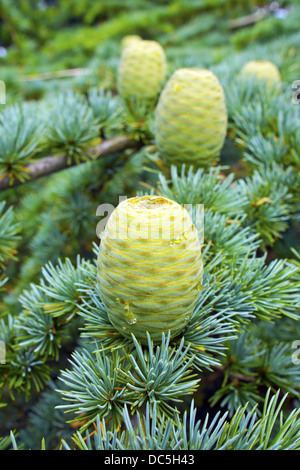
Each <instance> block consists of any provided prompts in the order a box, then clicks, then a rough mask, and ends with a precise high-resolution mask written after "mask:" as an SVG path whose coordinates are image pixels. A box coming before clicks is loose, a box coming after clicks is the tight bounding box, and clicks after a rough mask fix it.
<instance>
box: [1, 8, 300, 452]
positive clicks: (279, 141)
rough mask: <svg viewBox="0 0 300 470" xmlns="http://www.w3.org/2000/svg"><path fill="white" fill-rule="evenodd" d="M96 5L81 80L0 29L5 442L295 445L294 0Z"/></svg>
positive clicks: (299, 170) (299, 378) (299, 167)
mask: <svg viewBox="0 0 300 470" xmlns="http://www.w3.org/2000/svg"><path fill="white" fill-rule="evenodd" d="M95 3H97V2H95ZM95 3H93V2H89V1H88V0H81V1H80V2H78V5H79V4H80V5H82V11H86V7H87V6H88V11H89V15H87V16H86V17H85V20H84V21H85V23H86V24H91V25H92V26H91V28H92V27H93V28H94V29H95V32H96V33H97V34H98V35H99V41H100V44H99V45H98V46H97V47H96V46H95V45H94V43H93V58H92V59H91V60H90V62H89V68H88V73H87V71H86V70H85V72H84V74H83V75H80V76H76V73H79V72H78V69H76V70H77V72H74V70H73V72H72V73H73V74H74V73H75V76H73V77H72V78H57V72H55V73H56V75H55V76H54V78H53V76H51V77H50V79H49V80H48V78H49V76H47V80H44V79H43V78H42V77H43V75H42V73H43V72H41V74H40V75H39V77H38V79H37V80H36V79H33V80H32V84H31V85H30V83H31V82H30V80H31V78H32V77H31V76H30V75H29V74H28V77H29V78H28V77H27V79H26V77H25V79H24V77H23V82H22V81H21V80H20V82H18V81H17V80H16V79H15V81H14V80H13V79H12V77H11V76H10V75H9V73H8V72H9V70H8V69H9V67H12V68H13V67H14V65H13V64H14V60H15V56H14V54H16V52H14V51H15V48H16V49H17V50H18V54H19V55H20V57H23V55H22V54H24V53H25V52H24V51H23V49H22V45H20V44H19V42H18V37H17V36H18V35H17V30H18V27H19V28H20V31H23V33H22V34H23V35H24V37H26V31H27V27H25V26H26V25H23V24H22V22H21V23H20V24H19V23H18V21H20V18H21V17H22V15H21V13H22V7H21V6H20V7H19V10H18V9H16V17H14V16H13V17H12V20H11V22H9V23H7V22H5V25H6V28H4V31H5V35H6V36H5V37H6V40H7V41H8V42H9V39H8V37H9V35H10V34H11V35H12V37H11V39H10V41H13V42H14V41H16V43H15V45H14V47H12V52H10V53H9V54H8V58H7V63H6V65H5V67H6V73H7V83H8V87H7V89H8V97H9V102H8V103H7V104H6V105H5V106H4V107H3V108H0V176H1V179H0V195H1V202H0V268H1V277H0V289H1V302H0V393H1V403H0V423H1V426H0V450H4V449H30V450H31V449H49V450H60V449H65V450H73V449H76V450H78V449H82V450H109V451H112V450H115V451H117V450H121V451H124V450H132V451H133V450H143V451H147V450H186V451H189V450H190V451H194V450H281V449H282V450H300V415H299V413H300V411H299V403H300V366H299V357H298V349H297V348H299V344H300V343H299V341H300V323H299V320H300V245H299V233H300V227H299V221H300V198H299V194H300V155H299V143H300V134H299V126H298V123H299V118H300V107H299V105H297V104H296V103H293V101H292V92H291V83H292V82H293V81H294V80H296V79H297V78H299V76H298V77H297V73H299V72H300V71H298V70H297V63H296V62H297V61H299V52H298V48H297V46H299V45H300V36H299V33H297V32H295V33H293V31H294V30H296V29H297V28H296V27H295V25H294V23H293V19H292V15H293V14H292V13H291V11H292V10H291V11H290V9H291V8H294V9H295V12H294V13H295V14H299V6H298V3H297V2H284V3H288V4H287V5H285V4H284V5H282V7H286V8H287V10H286V11H287V12H288V15H287V18H286V19H285V20H280V21H287V23H284V22H282V23H278V22H277V20H279V16H278V15H279V13H280V12H278V11H277V9H276V8H275V6H274V5H273V4H272V5H273V6H272V5H271V6H270V5H266V6H265V8H264V13H263V15H264V16H263V18H264V19H263V20H262V21H261V22H259V23H256V20H255V21H254V23H253V24H252V23H251V24H250V27H249V28H245V29H244V28H241V29H240V22H241V21H242V22H243V21H245V16H244V15H246V14H247V16H246V19H247V21H250V22H251V21H253V9H251V8H254V7H255V2H240V6H239V8H238V7H234V6H232V9H231V10H230V11H228V12H227V10H226V8H225V7H224V5H223V4H224V2H222V1H221V0H216V1H215V2H201V5H196V4H195V2H189V1H187V2H186V1H185V2H175V3H174V4H173V7H172V6H166V4H165V3H166V2H148V1H147V2H145V4H147V8H149V11H150V12H151V14H149V15H148V17H147V18H146V19H147V21H146V20H145V17H144V16H143V14H142V12H141V11H140V10H139V9H137V10H136V11H135V12H134V14H132V16H131V17H130V19H129V17H128V15H126V14H125V13H124V12H123V9H122V8H123V7H121V5H120V7H119V8H117V6H116V5H115V6H112V5H111V3H110V2H102V4H103V5H102V7H103V8H104V9H106V21H105V24H104V26H103V30H102V31H101V34H100V33H99V31H98V29H97V26H96V25H95V24H94V22H96V20H97V19H98V18H102V16H101V15H103V12H102V10H101V8H102V7H101V8H100V7H99V8H100V9H99V11H98V4H97V5H96V4H95ZM124 4H126V5H127V4H128V5H127V6H130V5H131V6H130V8H132V5H135V6H136V7H137V6H138V5H139V2H138V1H135V2H124ZM129 4H130V5H129ZM148 4H149V5H148ZM213 4H214V5H213ZM250 4H251V8H250ZM52 8H54V7H52V6H49V7H48V14H49V17H50V16H51V15H52V14H53V15H54V14H55V11H56V10H55V8H54V9H53V10H52ZM63 8H64V9H65V10H64V12H62V13H61V14H62V16H61V17H60V16H58V17H57V21H60V24H61V25H62V26H63V24H64V21H65V20H64V18H65V17H66V16H68V15H70V11H68V8H67V2H66V4H64V7H63ZM224 8H225V10H226V15H225V16H226V22H224V24H223V23H222V24H223V28H220V30H219V35H220V36H218V34H217V33H216V30H215V25H216V24H217V23H218V22H219V21H220V18H221V17H222V15H223V13H224ZM274 8H275V10H276V12H275V11H273V10H274ZM46 10H47V8H46ZM281 10H282V9H281ZM6 11H7V7H6V6H5V2H4V7H3V12H4V13H5V12H6ZM149 11H148V13H149ZM174 11H176V12H177V16H176V18H177V17H181V16H182V20H181V21H182V23H180V24H176V28H175V29H173V30H172V31H171V26H170V25H171V24H172V21H175V19H174V16H173V15H174ZM178 11H179V12H180V13H181V15H178ZM259 11H260V12H261V10H259ZM17 13H18V14H17ZM250 13H251V14H250ZM81 14H82V13H81V10H80V8H79V6H78V10H77V9H76V11H74V12H72V15H73V16H72V15H71V16H72V18H73V19H74V18H75V17H77V16H78V17H80V15H81ZM242 14H243V16H242ZM281 14H282V11H281ZM39 15H42V12H38V10H37V12H36V13H35V15H33V16H32V18H31V21H32V24H31V27H33V26H32V25H34V24H35V22H36V21H37V18H39ZM93 15H94V16H93ZM231 15H233V19H232V18H231V20H232V22H230V21H229V22H228V21H227V20H228V18H227V16H228V17H230V16H231ZM129 16H130V15H129ZM254 16H255V15H254ZM241 18H242V20H241ZM249 18H250V19H249ZM49 21H50V19H49ZM51 21H53V18H52V20H51ZM51 21H50V24H51ZM176 21H179V20H178V19H176ZM224 21H225V20H224ZM270 22H271V24H272V27H273V29H274V28H275V27H277V28H278V29H279V30H280V31H281V29H280V28H283V30H282V32H288V33H289V34H286V35H282V37H281V38H278V37H276V34H275V35H274V37H272V35H271V33H270V29H272V28H270V26H269V24H270ZM237 24H238V25H239V26H237ZM286 24H287V25H288V26H283V25H286ZM168 25H169V27H168ZM259 25H260V26H259ZM279 25H280V26H279ZM8 26H9V27H8ZM47 27H48V26H47V24H46V23H45V33H44V34H46V31H47ZM16 28H17V29H16ZM83 28H84V32H83V33H82V31H81V30H80V28H79V29H78V31H77V35H78V37H77V36H75V37H74V48H75V49H74V50H75V51H77V60H78V61H80V58H81V54H82V53H83V52H82V51H84V52H85V54H87V56H89V54H90V47H91V46H90V44H89V43H85V42H83V44H82V48H80V47H79V46H78V45H77V46H76V41H78V44H79V45H80V38H81V40H82V38H83V37H85V34H84V33H86V32H87V30H88V31H89V29H88V26H84V27H83ZM85 28H87V30H86V29H85ZM284 28H287V29H284ZM236 29H237V30H236ZM275 29H276V28H275ZM14 30H16V32H15V34H13V33H12V32H13V31H14ZM63 31H64V33H63ZM96 33H95V34H96ZM68 34H69V30H68V28H66V31H65V30H64V29H62V31H60V32H59V33H57V37H56V40H54V39H53V42H52V47H53V51H54V50H56V49H55V48H58V49H59V47H64V48H65V49H64V50H67V49H68V41H67V39H68ZM247 34H248V35H249V37H250V38H251V41H249V45H248V46H247V47H244V44H245V42H246V43H247V37H248V36H247ZM105 35H106V36H105ZM202 35H203V37H204V38H205V40H204V39H203V41H204V43H203V42H202V41H201V40H199V37H202ZM61 36H62V37H61ZM97 37H98V36H97ZM224 37H225V38H226V39H227V40H228V46H226V47H225V46H224ZM253 37H254V38H255V41H253V40H252V39H253ZM260 39H263V40H264V42H263V43H262V42H260V41H259V40H260ZM35 40H36V41H37V43H39V42H40V43H42V42H43V38H41V37H39V32H37V33H36V38H35ZM55 41H57V42H55ZM59 41H62V42H63V44H64V46H61V44H60V42H59ZM72 41H73V37H72ZM91 41H92V39H91ZM92 42H93V41H92ZM26 44H27V43H26ZM187 44H188V47H187ZM278 44H280V47H278ZM241 45H243V48H242V49H241ZM28 47H29V44H28ZM43 47H44V48H45V49H44V53H47V48H46V46H43ZM201 47H202V49H201ZM203 50H205V51H206V52H207V53H206V54H205V55H204V54H200V52H199V51H202V52H203ZM59 57H60V56H59V54H58V58H59ZM58 58H57V60H58ZM18 60H19V59H18ZM22 60H25V58H23V59H22ZM41 60H42V59H41ZM65 60H66V63H64V64H65V65H66V67H67V66H69V65H68V64H69V61H71V58H69V57H67V58H65ZM84 60H85V62H84V63H86V60H87V57H86V56H84ZM10 61H11V62H10ZM72 65H74V64H72ZM76 65H78V64H77V63H76ZM79 65H82V64H79ZM28 66H29V70H30V63H29V65H28ZM31 67H32V68H33V69H34V67H35V65H34V66H33V65H32V64H31ZM0 71H2V69H1V68H0ZM268 71H271V72H272V73H273V72H274V71H275V72H274V74H273V75H272V74H271V75H269V74H268ZM49 73H50V72H49ZM53 73H54V72H53ZM63 73H64V74H65V73H66V70H65V67H64V70H63ZM81 73H82V71H81ZM50 74H51V73H50ZM30 77H31V78H30ZM272 77H273V78H272ZM0 78H1V77H0ZM44 78H45V77H44ZM26 80H27V81H26ZM21 82H22V83H23V84H22V85H21V84H20V83H21ZM33 98H34V99H33ZM121 196H122V197H123V199H120V197H121ZM124 196H125V198H124ZM154 232H155V233H154Z"/></svg>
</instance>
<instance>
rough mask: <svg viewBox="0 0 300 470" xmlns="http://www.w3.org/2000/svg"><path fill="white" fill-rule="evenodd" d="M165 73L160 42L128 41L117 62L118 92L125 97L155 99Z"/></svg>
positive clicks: (164, 58) (164, 60)
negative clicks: (118, 62)
mask: <svg viewBox="0 0 300 470" xmlns="http://www.w3.org/2000/svg"><path fill="white" fill-rule="evenodd" d="M166 73H167V65H166V57H165V53H164V50H163V48H162V47H161V45H160V44H158V43H157V42H155V41H144V40H133V41H129V44H128V45H127V46H126V47H124V48H123V50H122V56H121V60H120V64H119V70H118V91H119V94H120V95H121V96H122V97H123V98H125V99H130V98H134V97H137V98H144V99H149V98H150V99H156V98H157V96H158V94H159V93H160V90H161V87H162V86H163V82H164V80H165V78H166Z"/></svg>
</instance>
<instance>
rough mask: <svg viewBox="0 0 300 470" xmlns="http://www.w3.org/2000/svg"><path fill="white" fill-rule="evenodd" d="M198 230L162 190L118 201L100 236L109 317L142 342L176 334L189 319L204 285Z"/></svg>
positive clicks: (101, 276)
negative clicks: (157, 192) (161, 194)
mask: <svg viewBox="0 0 300 470" xmlns="http://www.w3.org/2000/svg"><path fill="white" fill-rule="evenodd" d="M202 271H203V266H202V258H201V246H200V241H199V237H198V231H197V229H196V228H195V226H194V225H193V223H192V220H191V217H190V215H189V214H188V212H187V210H186V209H185V208H184V207H182V206H180V205H179V204H177V203H176V202H174V201H172V200H170V199H167V198H164V197H160V196H143V197H135V198H130V199H127V200H125V201H122V202H121V203H120V204H119V205H118V207H117V208H116V209H115V210H114V212H113V213H112V214H111V216H110V218H109V220H108V222H107V224H106V227H105V230H104V231H103V236H102V237H101V243H100V250H99V257H98V283H99V289H100V293H101V298H102V301H103V303H104V305H105V307H106V309H107V312H108V316H109V319H110V320H111V322H112V323H113V325H114V326H115V327H116V328H117V330H118V331H120V333H122V334H123V335H124V336H126V337H129V338H130V337H131V333H133V334H134V335H135V336H136V337H137V338H138V339H139V340H140V341H141V342H142V343H145V342H146V339H147V336H146V332H147V331H148V332H149V333H150V335H151V338H152V340H153V341H154V342H159V341H161V334H162V332H165V333H167V332H168V331H170V332H171V336H172V337H174V336H176V335H177V334H179V333H180V332H181V331H182V330H183V328H184V327H185V326H186V325H187V323H188V322H189V320H190V318H191V315H192V313H193V310H194V307H195V303H196V301H197V297H198V293H199V291H200V290H201V288H202V285H201V283H202Z"/></svg>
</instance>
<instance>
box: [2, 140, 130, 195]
mask: <svg viewBox="0 0 300 470" xmlns="http://www.w3.org/2000/svg"><path fill="white" fill-rule="evenodd" d="M136 145H137V143H136V142H134V141H133V140H132V139H130V137H128V136H126V135H120V136H117V137H113V138H111V139H107V140H104V141H102V142H101V143H100V144H98V145H96V146H95V147H93V148H91V149H90V154H92V156H93V159H97V158H99V157H104V156H105V155H109V154H111V153H114V152H119V151H122V150H125V149H127V148H133V147H135V146H136ZM85 162H86V159H85V160H84V159H83V160H82V161H80V162H79V164H81V163H85ZM76 164H78V162H76V161H75V160H72V161H71V162H68V158H67V156H66V155H58V156H49V157H43V158H40V159H39V160H37V161H35V162H33V163H31V164H29V165H27V167H26V168H27V170H28V179H26V180H25V181H24V182H22V181H19V180H15V181H14V182H13V183H12V184H10V181H9V178H8V177H4V178H3V179H1V180H0V191H3V190H5V189H9V188H12V187H14V186H19V185H20V184H25V183H28V182H30V181H33V180H36V179H37V178H41V177H42V176H47V175H50V174H52V173H56V172H57V171H61V170H64V169H65V168H69V167H71V166H74V165H76Z"/></svg>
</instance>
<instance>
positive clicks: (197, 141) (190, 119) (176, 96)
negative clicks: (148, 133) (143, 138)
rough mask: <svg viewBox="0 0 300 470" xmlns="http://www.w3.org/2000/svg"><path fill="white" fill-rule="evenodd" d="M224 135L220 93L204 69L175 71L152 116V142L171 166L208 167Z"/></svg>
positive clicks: (223, 109)
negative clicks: (153, 123)
mask: <svg viewBox="0 0 300 470" xmlns="http://www.w3.org/2000/svg"><path fill="white" fill-rule="evenodd" d="M226 132H227V111H226V103H225V96H224V90H223V88H222V86H221V84H220V83H219V80H218V79H217V77H216V76H215V75H214V74H213V73H212V72H210V71H209V70H205V69H195V68H183V69H179V70H177V71H176V72H175V73H174V74H173V75H172V76H171V78H170V79H169V80H168V82H167V84H166V86H165V88H164V90H163V91H162V93H161V95H160V98H159V101H158V105H157V107H156V113H155V138H156V143H157V147H158V150H159V152H160V154H161V155H162V157H163V158H164V159H165V160H166V161H167V162H168V163H169V164H170V165H171V164H174V165H181V164H182V163H186V164H189V165H194V166H195V167H208V166H211V165H212V164H213V163H214V162H215V161H217V160H218V159H219V155H220V151H221V149H222V147H223V144H224V140H225V136H226Z"/></svg>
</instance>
